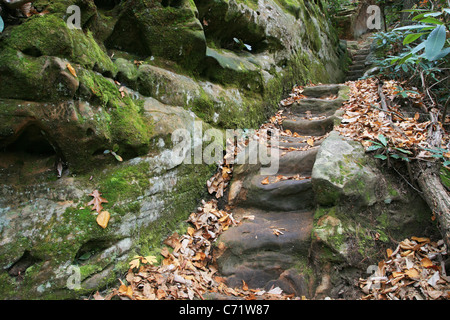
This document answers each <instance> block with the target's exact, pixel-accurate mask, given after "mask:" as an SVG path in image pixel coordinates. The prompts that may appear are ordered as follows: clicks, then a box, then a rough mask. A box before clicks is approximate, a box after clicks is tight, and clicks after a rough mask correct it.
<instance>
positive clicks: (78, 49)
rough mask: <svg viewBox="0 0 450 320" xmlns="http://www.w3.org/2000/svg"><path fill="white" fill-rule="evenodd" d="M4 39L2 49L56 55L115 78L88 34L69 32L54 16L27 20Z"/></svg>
mask: <svg viewBox="0 0 450 320" xmlns="http://www.w3.org/2000/svg"><path fill="white" fill-rule="evenodd" d="M5 40H6V44H5V45H6V46H9V47H12V48H14V49H16V50H20V51H22V52H23V53H24V54H26V55H29V56H33V57H40V56H43V55H44V56H56V57H60V58H66V59H68V60H70V61H71V62H73V63H78V64H80V65H81V66H83V67H85V68H88V69H95V70H96V71H98V72H101V73H108V74H109V75H115V74H116V72H117V71H116V67H115V65H114V64H113V63H112V61H111V59H110V58H109V57H108V55H107V54H106V53H105V51H104V50H102V49H101V47H100V46H99V45H98V44H97V42H96V41H95V39H94V38H93V35H92V33H91V32H90V31H86V32H84V31H82V30H78V29H69V28H68V27H67V24H66V21H64V20H63V19H61V18H60V17H58V16H57V15H52V14H47V15H44V16H34V17H32V18H29V19H27V20H26V21H25V22H24V23H23V24H21V25H19V26H17V27H14V28H12V30H11V32H10V33H9V34H7V35H6V39H5Z"/></svg>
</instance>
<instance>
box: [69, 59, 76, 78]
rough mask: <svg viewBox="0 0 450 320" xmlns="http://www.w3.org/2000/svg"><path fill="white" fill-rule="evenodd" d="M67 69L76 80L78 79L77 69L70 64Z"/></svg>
mask: <svg viewBox="0 0 450 320" xmlns="http://www.w3.org/2000/svg"><path fill="white" fill-rule="evenodd" d="M67 69H68V70H69V72H70V73H71V74H72V75H73V76H74V77H75V78H78V76H77V73H76V71H75V69H74V68H73V67H72V65H71V64H70V63H68V64H67Z"/></svg>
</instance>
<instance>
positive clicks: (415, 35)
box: [403, 32, 425, 45]
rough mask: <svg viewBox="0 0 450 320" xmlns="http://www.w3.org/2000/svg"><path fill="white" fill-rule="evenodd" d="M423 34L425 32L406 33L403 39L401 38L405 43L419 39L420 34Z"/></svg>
mask: <svg viewBox="0 0 450 320" xmlns="http://www.w3.org/2000/svg"><path fill="white" fill-rule="evenodd" d="M424 34H425V32H422V33H411V34H408V35H407V36H406V37H405V39H403V44H404V45H405V44H408V43H411V42H414V41H416V40H417V39H419V38H420V36H422V35H424Z"/></svg>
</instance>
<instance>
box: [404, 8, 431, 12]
mask: <svg viewBox="0 0 450 320" xmlns="http://www.w3.org/2000/svg"><path fill="white" fill-rule="evenodd" d="M423 11H429V10H428V9H405V10H402V11H400V12H423Z"/></svg>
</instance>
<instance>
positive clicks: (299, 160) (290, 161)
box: [277, 147, 319, 176]
mask: <svg viewBox="0 0 450 320" xmlns="http://www.w3.org/2000/svg"><path fill="white" fill-rule="evenodd" d="M280 151H283V150H280ZM318 151H319V148H318V147H314V148H311V149H308V150H306V151H288V152H286V153H285V154H284V155H282V156H280V157H279V169H278V172H277V174H281V175H287V176H290V175H295V174H300V175H301V176H311V173H312V169H313V167H314V162H315V161H316V156H317V152H318Z"/></svg>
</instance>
